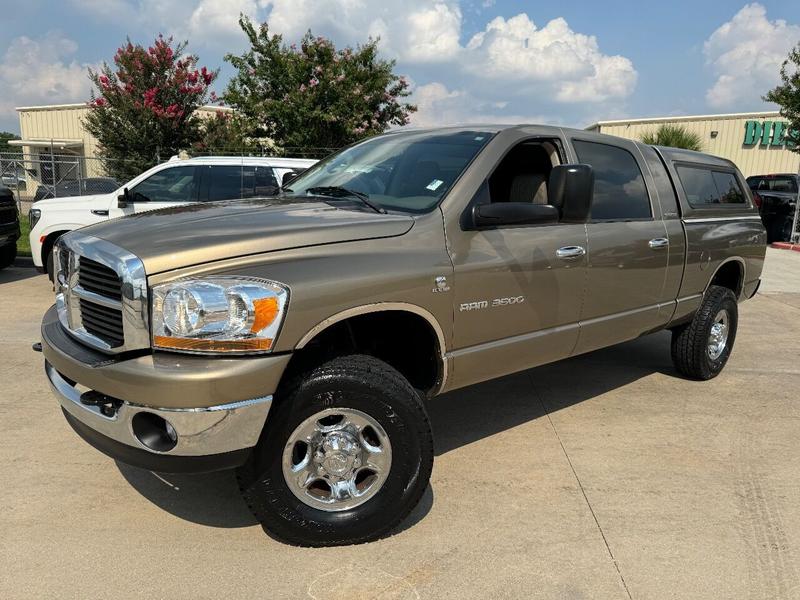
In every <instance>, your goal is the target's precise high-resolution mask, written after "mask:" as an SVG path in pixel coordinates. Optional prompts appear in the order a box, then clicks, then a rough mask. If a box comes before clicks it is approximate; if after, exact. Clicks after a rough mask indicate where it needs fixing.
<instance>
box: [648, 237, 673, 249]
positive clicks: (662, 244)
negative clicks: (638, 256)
mask: <svg viewBox="0 0 800 600" xmlns="http://www.w3.org/2000/svg"><path fill="white" fill-rule="evenodd" d="M647 245H648V246H650V249H651V250H660V249H661V248H666V247H667V246H669V240H668V239H667V238H653V239H652V240H650V241H649V242H647Z"/></svg>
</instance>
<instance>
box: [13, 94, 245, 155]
mask: <svg viewBox="0 0 800 600" xmlns="http://www.w3.org/2000/svg"><path fill="white" fill-rule="evenodd" d="M16 110H17V112H18V113H19V129H20V133H21V135H20V137H21V138H22V139H19V140H12V141H10V142H9V144H11V145H13V146H22V148H23V153H24V154H26V155H36V154H47V155H49V154H51V153H53V154H57V155H75V156H81V157H84V158H94V157H95V156H96V153H97V139H95V137H94V136H93V135H92V134H90V133H89V132H88V131H86V128H85V127H84V125H83V121H84V119H85V118H86V115H87V114H88V113H89V111H90V110H91V109H90V108H89V106H88V105H87V104H86V103H85V102H84V103H80V104H51V105H47V106H22V107H19V108H17V109H16ZM230 110H231V109H230V108H226V107H221V106H203V107H201V108H199V109H198V111H197V113H198V115H199V116H200V117H209V116H213V115H214V114H215V113H217V112H224V111H230Z"/></svg>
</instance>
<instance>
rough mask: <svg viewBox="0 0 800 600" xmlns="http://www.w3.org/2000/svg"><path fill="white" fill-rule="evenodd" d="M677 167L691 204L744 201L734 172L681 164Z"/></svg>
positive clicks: (701, 204) (740, 202)
mask: <svg viewBox="0 0 800 600" xmlns="http://www.w3.org/2000/svg"><path fill="white" fill-rule="evenodd" d="M675 168H676V170H677V171H678V176H679V177H680V179H681V185H682V186H683V191H684V193H685V194H686V200H687V201H688V202H689V205H690V206H695V207H698V206H699V207H702V206H708V205H712V204H743V203H744V194H743V193H742V189H741V188H740V187H739V182H738V181H737V180H736V177H735V176H734V175H733V173H726V172H724V171H712V170H711V169H703V168H701V167H687V166H681V165H679V166H677V167H675Z"/></svg>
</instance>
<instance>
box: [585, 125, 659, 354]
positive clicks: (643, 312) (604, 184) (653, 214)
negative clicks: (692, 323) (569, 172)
mask: <svg viewBox="0 0 800 600" xmlns="http://www.w3.org/2000/svg"><path fill="white" fill-rule="evenodd" d="M572 146H573V149H574V151H575V154H576V156H577V159H578V162H580V163H584V164H589V165H591V166H592V168H593V170H594V177H595V184H594V198H593V201H592V213H591V218H590V222H589V223H588V225H587V230H588V238H589V245H588V248H587V251H588V264H587V277H586V296H585V299H584V303H583V308H582V310H581V317H580V321H581V326H580V337H579V341H578V346H577V348H576V353H580V352H588V351H590V350H594V349H596V348H602V347H604V346H609V345H611V344H614V343H617V342H622V341H625V340H629V339H633V338H635V337H638V336H639V335H641V334H643V333H645V332H648V331H650V330H652V329H655V328H657V327H659V326H661V325H663V324H664V323H666V321H667V320H668V319H669V317H670V315H671V312H672V310H671V307H672V303H671V302H666V303H665V299H664V285H665V278H666V275H667V263H668V260H669V238H668V235H667V230H666V227H665V225H664V222H663V220H662V219H661V211H660V206H659V205H658V200H657V198H656V197H655V194H654V193H653V187H654V185H653V183H652V179H651V178H650V177H649V171H648V170H647V165H646V163H645V162H644V160H643V158H642V157H641V156H640V153H639V150H638V148H637V147H636V145H635V144H634V143H632V142H627V141H623V140H619V141H616V142H614V143H613V144H609V143H607V142H606V141H605V140H603V142H602V143H601V142H598V141H593V139H592V138H591V137H588V138H584V139H573V140H572ZM645 174H647V176H645Z"/></svg>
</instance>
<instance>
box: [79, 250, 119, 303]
mask: <svg viewBox="0 0 800 600" xmlns="http://www.w3.org/2000/svg"><path fill="white" fill-rule="evenodd" d="M78 285H80V286H81V287H82V288H83V289H84V290H88V291H90V292H94V293H95V294H100V295H101V296H105V297H107V298H114V299H115V300H120V301H121V300H122V283H121V282H120V280H119V275H117V272H116V271H115V270H114V269H110V268H108V267H107V266H105V265H103V264H100V263H99V262H97V261H94V260H92V259H90V258H86V257H85V256H81V257H80V258H79V259H78Z"/></svg>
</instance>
